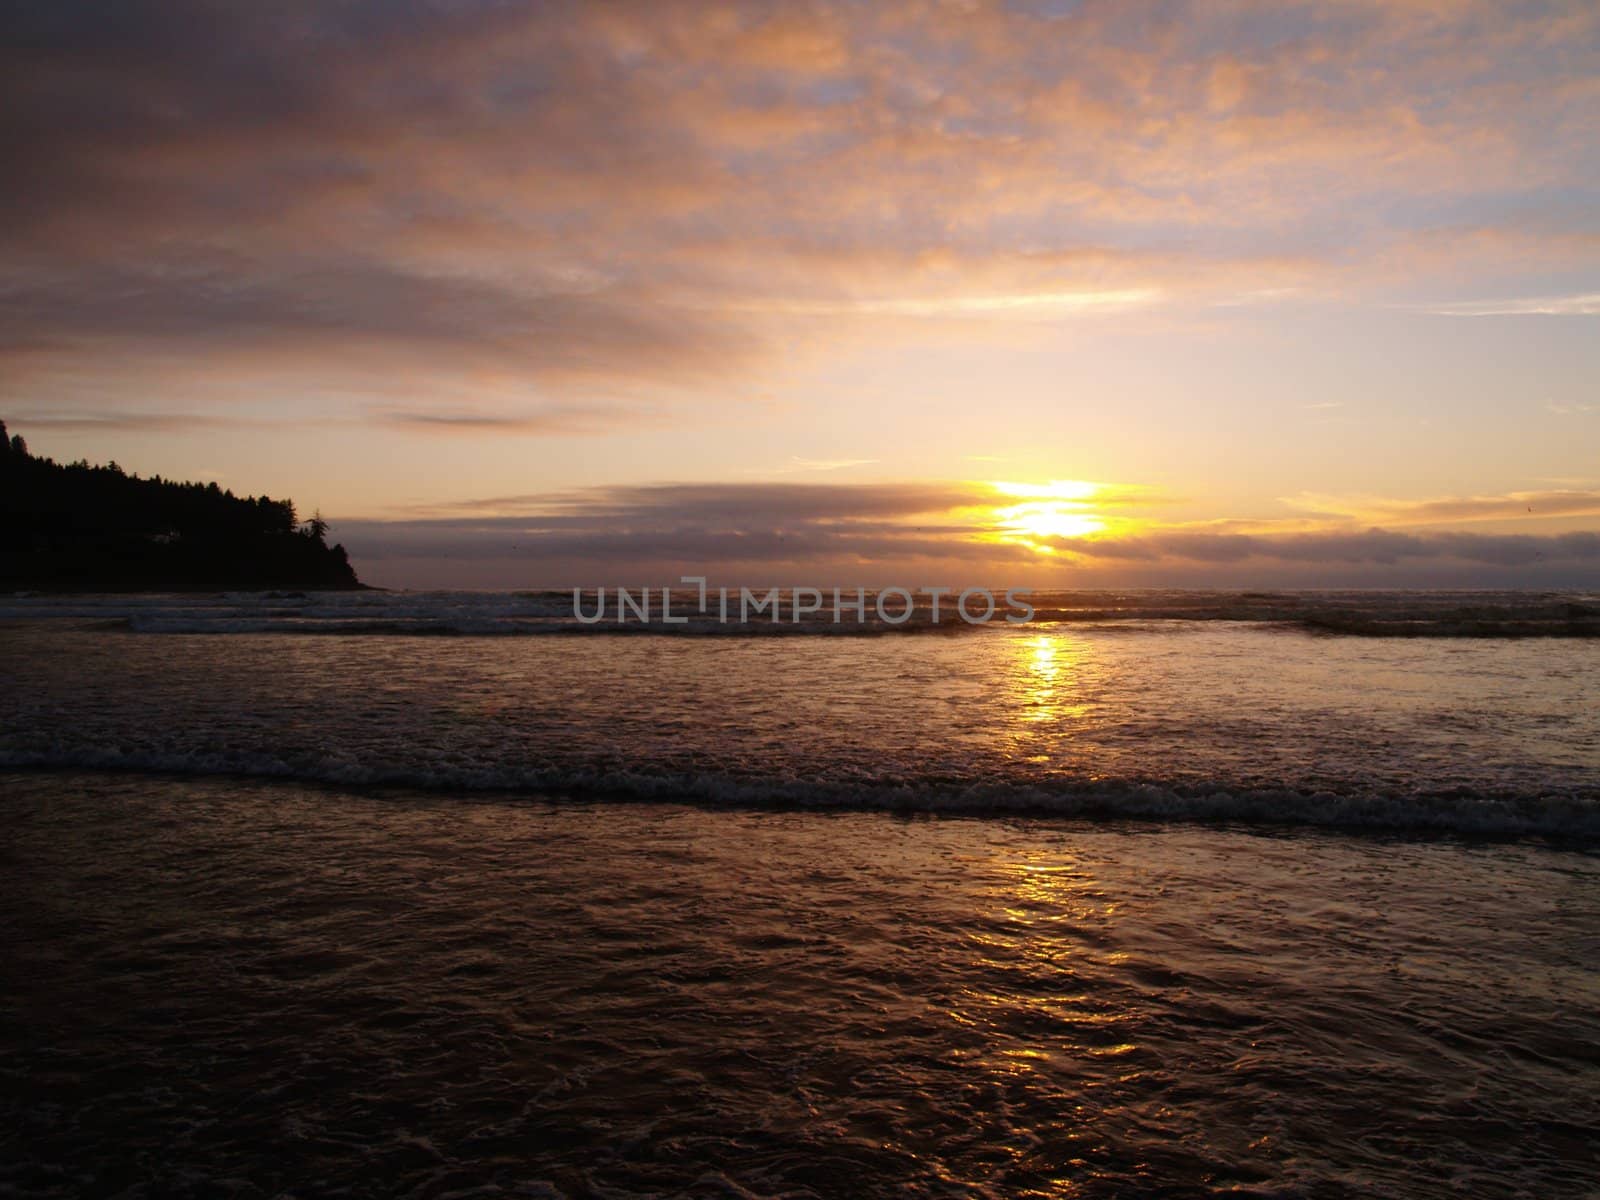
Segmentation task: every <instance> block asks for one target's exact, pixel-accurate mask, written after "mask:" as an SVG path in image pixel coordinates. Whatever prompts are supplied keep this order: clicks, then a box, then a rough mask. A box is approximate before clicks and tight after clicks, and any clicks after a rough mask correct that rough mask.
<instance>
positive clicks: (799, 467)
mask: <svg viewBox="0 0 1600 1200" xmlns="http://www.w3.org/2000/svg"><path fill="white" fill-rule="evenodd" d="M877 461H878V460H877V459H875V458H801V457H800V456H799V455H797V454H795V455H790V456H789V463H788V465H787V466H784V467H780V468H778V472H777V473H778V474H780V475H786V474H789V473H790V472H793V471H848V470H850V469H852V468H854V467H870V466H872V465H873V464H874V463H876V462H877Z"/></svg>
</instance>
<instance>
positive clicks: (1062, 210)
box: [0, 0, 1600, 433]
mask: <svg viewBox="0 0 1600 1200" xmlns="http://www.w3.org/2000/svg"><path fill="white" fill-rule="evenodd" d="M1047 7H1048V6H1047ZM1597 45H1600V12H1597V10H1595V9H1594V7H1593V6H1592V5H1572V4H1561V3H1554V2H1549V3H1542V2H1534V3H1529V4H1526V5H1518V6H1514V7H1511V8H1507V7H1506V6H1504V5H1499V4H1494V3H1490V2H1489V0H1463V2H1462V3H1457V4H1448V5H1445V4H1425V3H1403V2H1390V3H1383V2H1379V0H1336V2H1333V3H1328V4H1319V5H1304V4H1297V5H1289V6H1279V5H1259V6H1257V5H1244V6H1227V7H1224V8H1218V7H1216V6H1210V5H1201V4H1198V3H1185V2H1179V3H1175V4H1171V5H1163V6H1158V7H1157V8H1154V9H1150V8H1142V7H1136V6H1125V5H1117V4H1112V3H1100V2H1095V3H1084V4H1080V5H1076V6H1072V7H1071V8H1070V10H1060V11H1045V9H1044V8H1041V7H1040V6H1034V5H1024V4H1009V5H1008V4H990V3H974V4H963V5H950V4H939V3H932V2H930V0H900V2H896V3H888V4H875V5H850V4H834V3H826V2H824V3H818V4H814V5H812V4H808V5H804V6H800V5H792V4H779V3H774V2H767V0H753V2H751V3H744V4H730V3H716V2H712V3H685V2H678V0H664V2H661V3H652V4H644V3H618V4H607V5H581V4H577V3H571V2H567V0H555V2H552V3H548V4H539V5H531V6H521V5H503V4H499V3H493V2H490V0H464V2H463V3H455V4H448V5H445V4H432V5H420V4H394V3H388V2H386V0H356V2H354V3H349V4H340V5H328V4H324V3H320V2H314V0H279V2H278V3H273V4H266V5H253V6H248V7H247V8H240V7H239V6H217V5H213V4H209V3H204V2H202V0H160V2H158V0H121V2H119V3H118V4H116V5H113V6H107V5H103V4H91V3H89V2H88V0H56V2H55V3H51V4H48V5H40V4H35V5H8V6H5V8H4V10H3V13H0V167H3V169H4V172H5V177H6V179H7V184H8V186H7V187H6V188H5V189H3V190H0V261H3V262H4V263H5V266H4V268H0V373H4V375H5V376H6V377H7V379H8V380H9V381H10V382H11V383H13V384H16V385H18V386H22V385H26V386H27V387H28V388H29V389H30V394H31V395H36V396H38V397H40V400H41V402H54V401H56V400H60V399H62V398H70V397H73V396H75V395H76V390H77V389H81V388H84V387H95V388H99V389H101V390H102V391H105V392H108V393H110V392H115V391H117V390H118V389H119V388H121V387H123V386H125V385H124V384H123V382H122V381H124V380H126V379H127V378H128V377H129V375H130V373H137V372H138V371H143V372H148V373H149V374H150V375H151V376H152V378H153V380H154V381H155V382H156V383H157V384H162V383H165V384H166V385H167V386H169V387H170V389H172V390H182V389H184V388H189V387H200V386H202V385H207V386H210V387H211V388H212V389H213V391H216V392H226V391H227V388H226V384H227V382H229V381H231V380H236V379H239V378H245V377H248V378H250V379H266V380H267V381H268V382H271V383H274V384H276V383H278V382H280V381H282V380H283V379H285V378H290V377H295V376H297V375H304V374H313V375H320V374H323V373H326V374H328V375H329V376H332V377H333V378H334V380H335V383H334V384H333V385H331V386H329V387H328V388H327V389H326V392H327V394H328V396H330V397H332V396H335V395H337V396H340V397H343V398H344V399H343V400H342V401H340V403H344V404H345V405H346V407H347V408H348V409H349V410H350V411H351V412H352V413H356V414H359V413H361V412H363V411H364V410H365V408H367V407H374V400H375V398H376V399H377V400H379V401H381V402H380V403H377V404H376V405H375V409H374V410H375V411H376V412H377V414H378V416H377V419H379V420H387V419H390V418H388V417H386V416H384V415H383V414H384V413H385V412H387V411H388V410H389V409H390V408H391V407H394V406H393V405H391V404H390V403H389V402H388V395H389V393H391V392H393V391H394V390H395V388H396V387H397V386H398V385H397V383H396V380H397V378H401V379H407V380H411V381H413V382H414V385H415V386H416V387H417V388H418V389H419V392H422V393H426V394H430V395H434V396H438V397H441V398H440V399H439V400H438V401H437V402H436V403H435V404H434V405H433V406H431V407H430V406H428V405H423V404H419V405H418V406H417V407H418V408H419V410H420V411H427V412H437V413H440V414H441V415H442V414H443V410H444V409H445V408H448V407H453V406H456V405H459V406H460V407H461V408H462V409H463V410H464V411H465V412H466V413H468V414H469V416H470V414H471V413H472V412H474V411H476V410H477V409H478V408H481V407H482V405H483V401H484V395H485V392H486V391H492V390H493V388H492V386H491V385H485V384H483V383H482V382H481V381H482V380H484V379H486V378H487V379H495V378H503V377H507V376H510V377H516V378H520V379H526V380H529V381H531V384H530V386H532V387H535V388H537V389H538V391H539V396H538V399H539V401H540V402H541V403H543V404H551V403H588V402H590V401H591V400H595V399H596V398H598V402H599V403H602V404H605V403H611V402H614V401H615V399H616V398H617V396H618V395H620V394H622V393H629V394H637V393H639V392H641V391H648V392H651V393H652V394H655V393H673V394H674V395H675V397H676V399H677V400H679V401H682V402H683V403H684V404H685V405H686V406H687V405H688V404H689V400H688V399H687V396H686V394H685V393H688V392H689V391H690V389H693V394H694V395H695V397H696V400H695V403H696V406H697V407H696V410H697V411H706V410H707V409H708V408H709V405H708V404H707V402H706V400H705V397H706V396H711V397H713V398H715V397H716V396H718V395H730V396H731V395H734V394H737V392H738V387H737V386H736V384H740V385H742V384H746V383H748V382H749V380H750V379H751V378H753V377H756V376H761V377H763V378H769V377H770V376H771V375H772V374H773V373H774V372H775V371H777V370H780V369H785V368H786V367H787V366H788V365H789V364H791V363H793V362H795V361H798V360H803V358H804V356H805V355H808V354H818V353H822V352H824V351H826V350H827V349H829V348H830V347H833V346H836V345H837V344H838V342H839V341H840V340H841V339H845V338H848V337H849V336H851V331H852V330H854V329H855V328H857V327H858V326H859V325H860V324H861V323H862V322H863V321H871V322H872V323H873V327H874V329H875V331H877V332H878V334H879V335H880V336H896V335H897V333H898V331H901V330H902V327H908V328H912V327H919V326H921V325H922V324H924V323H927V322H958V323H960V324H962V325H963V326H964V327H966V328H968V329H974V330H976V329H981V328H985V327H989V326H993V325H996V324H1000V325H1005V324H1016V325H1018V326H1027V325H1037V324H1040V323H1046V324H1056V323H1061V322H1071V321H1076V320H1081V319H1087V318H1090V317H1093V318H1094V319H1095V320H1096V321H1097V322H1101V321H1107V320H1113V321H1114V320H1122V319H1131V315H1132V314H1134V313H1136V312H1140V311H1143V310H1146V309H1149V308H1151V307H1155V306H1181V305H1183V304H1185V303H1187V302H1190V301H1193V302H1195V303H1196V304H1198V305H1204V306H1207V307H1208V308H1209V307H1211V306H1214V305H1217V304H1232V303H1240V302H1246V303H1249V304H1252V305H1256V304H1277V303H1284V302H1299V299H1297V298H1305V297H1313V298H1314V297H1324V298H1326V297H1330V296H1331V297H1341V298H1343V297H1350V296H1362V295H1368V296H1370V295H1372V294H1374V293H1377V294H1383V293H1384V292H1385V291H1386V289H1391V288H1393V287H1396V286H1399V285H1400V284H1401V283H1403V284H1404V286H1407V287H1422V286H1428V281H1430V280H1438V281H1440V282H1441V283H1442V284H1448V285H1450V287H1451V289H1452V293H1453V292H1461V291H1464V292H1465V293H1466V294H1467V295H1469V296H1481V295H1483V294H1486V287H1487V285H1488V284H1489V283H1493V284H1494V285H1495V286H1496V287H1497V288H1499V287H1505V288H1515V289H1518V290H1515V291H1512V292H1511V293H1510V294H1514V295H1519V296H1544V295H1545V294H1546V293H1545V291H1544V290H1537V289H1536V288H1535V285H1534V284H1532V283H1524V282H1519V279H1521V278H1522V276H1523V275H1527V274H1530V273H1532V274H1536V273H1537V271H1538V270H1542V269H1549V270H1559V271H1562V272H1567V273H1568V274H1569V275H1571V274H1575V273H1582V272H1585V271H1592V270H1593V269H1594V268H1595V267H1597V266H1600V237H1597V229H1596V225H1595V219H1594V213H1595V212H1596V211H1597V205H1596V203H1595V200H1596V173H1597V167H1600V164H1597V159H1596V147H1595V143H1594V138H1593V129H1592V113H1593V112H1594V109H1595V106H1596V104H1597V103H1600V82H1597V80H1596V76H1595V73H1594V72H1593V70H1592V69H1591V68H1590V63H1591V62H1592V59H1593V55H1594V52H1595V49H1596V46H1597ZM1519 272H1521V273H1522V274H1521V275H1519ZM1385 298H1386V299H1392V297H1385ZM1595 303H1596V300H1595V297H1594V296H1593V295H1591V294H1587V293H1582V294H1573V295H1564V296H1563V295H1557V296H1555V297H1554V298H1546V299H1534V300H1526V299H1523V300H1512V301H1502V302H1490V303H1485V302H1482V301H1480V300H1476V299H1465V300H1454V299H1450V298H1449V295H1448V294H1446V295H1445V298H1444V299H1442V300H1441V301H1440V302H1439V303H1438V304H1435V305H1432V306H1429V307H1430V310H1431V311H1439V312H1451V313H1456V314H1460V315H1487V314H1489V313H1491V312H1496V313H1498V312H1519V313H1520V312H1529V313H1533V312H1537V313H1566V312H1575V313H1592V312H1593V311H1595V308H1594V305H1595ZM135 368H137V371H136V370H135ZM86 380H87V381H88V382H85V381H86ZM152 394H163V393H161V392H155V393H152ZM329 402H330V403H332V402H333V401H331V400H330V401H329ZM169 407H170V405H169ZM441 427H448V428H451V429H454V430H456V431H458V432H460V431H463V430H471V429H474V428H476V429H480V430H482V431H483V432H485V433H489V432H493V431H494V430H496V429H498V428H503V426H497V425H495V424H493V423H492V422H478V423H476V424H475V423H474V422H473V421H471V420H470V419H469V420H464V421H461V422H455V423H450V422H444V423H441Z"/></svg>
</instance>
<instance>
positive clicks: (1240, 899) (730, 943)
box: [0, 773, 1600, 1197]
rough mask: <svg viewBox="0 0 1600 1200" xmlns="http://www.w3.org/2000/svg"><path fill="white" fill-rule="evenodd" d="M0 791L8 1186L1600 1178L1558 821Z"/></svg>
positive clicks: (903, 1187) (653, 1186)
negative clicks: (1501, 827) (1298, 824)
mask: <svg viewBox="0 0 1600 1200" xmlns="http://www.w3.org/2000/svg"><path fill="white" fill-rule="evenodd" d="M0 786H3V788H4V795H5V797H6V821H7V824H8V826H9V827H10V836H9V837H8V839H7V848H6V850H5V852H4V853H5V870H6V875H7V878H8V880H9V883H8V886H7V888H6V889H5V900H4V901H3V907H0V916H3V925H0V929H3V931H4V932H3V935H0V939H3V950H4V955H5V958H6V960H7V961H8V963H9V964H10V965H9V968H8V972H7V975H8V979H9V983H8V985H7V1003H6V1006H5V1022H4V1030H5V1033H4V1050H5V1055H4V1063H5V1067H4V1070H5V1072H6V1074H7V1077H8V1079H9V1081H10V1086H9V1087H8V1089H7V1092H8V1095H9V1097H10V1099H9V1102H8V1107H9V1108H10V1112H9V1114H8V1119H7V1122H6V1129H7V1134H6V1137H7V1140H8V1142H9V1145H8V1148H7V1151H6V1153H5V1155H4V1158H5V1161H6V1163H7V1164H8V1165H7V1166H6V1167H5V1168H4V1177H3V1182H4V1184H5V1186H6V1187H7V1189H8V1190H10V1191H13V1192H14V1193H15V1194H25V1195H40V1196H91V1195H93V1196H99V1195H106V1196H110V1195H163V1196H194V1197H201V1196H208V1197H209V1196H219V1195H229V1196H240V1197H246V1196H276V1195H295V1196H313V1195H336V1194H337V1195H350V1196H430V1197H432V1196H438V1197H443V1196H468V1195H470V1196H543V1197H558V1196H612V1197H616V1196H656V1195H682V1196H708V1197H709V1196H842V1195H851V1196H884V1197H887V1196H897V1195H908V1194H909V1195H929V1196H983V1197H1004V1196H1026V1195H1036V1196H1095V1197H1099V1196H1104V1197H1112V1196H1116V1197H1126V1196H1158V1195H1159V1196H1174V1195H1185V1196H1187V1195H1256V1196H1268V1195H1270V1196H1317V1197H1343V1196H1399V1195H1404V1196H1408V1197H1428V1196H1438V1197H1445V1196H1456V1195H1461V1194H1471V1195H1474V1196H1517V1195H1541V1196H1576V1195H1583V1194H1586V1193H1588V1192H1590V1191H1592V1190H1593V1188H1594V1186H1595V1184H1596V1180H1597V1178H1600V1163H1597V1161H1596V1155H1595V1150H1594V1144H1593V1138H1592V1136H1591V1134H1592V1130H1593V1129H1594V1127H1595V1125H1596V1123H1597V1122H1600V1071H1597V1070H1596V1069H1595V1068H1596V1066H1597V1062H1596V1046H1597V1045H1600V983H1597V976H1596V973H1595V969H1594V961H1595V959H1594V954H1595V949H1596V941H1595V931H1596V929H1597V928H1600V864H1597V862H1596V860H1595V858H1594V857H1593V855H1592V854H1589V853H1585V852H1580V851H1576V850H1572V849H1560V848H1553V847H1551V846H1548V845H1528V844H1520V843H1504V842H1470V841H1466V842H1464V841H1461V840H1459V839H1455V840H1452V839H1439V838H1418V837H1415V836H1394V835H1382V836H1380V835H1371V834H1368V835H1360V836H1351V835H1349V834H1343V833H1331V832H1326V831H1307V830H1297V831H1287V832H1286V831H1282V830H1276V831H1262V830H1251V829H1245V828H1240V827H1227V826H1222V827H1217V826H1196V825H1171V824H1165V825H1164V824H1157V823H1148V822H1146V823H1128V822H1110V823H1107V822H1088V821H1065V820H1059V819H1038V818H1017V817H993V816H989V817H968V816H949V815H941V816H927V815H897V814H886V813H871V812H832V813H815V812H804V811H796V810H789V811H751V810H739V809H728V808H717V807H706V806H695V805H683V804H679V803H663V802H655V803H638V802H633V803H625V802H624V803H619V802H615V801H594V800H589V801H576V800H570V799H567V800H563V799H558V798H550V797H538V796H522V797H518V798H509V797H492V798H482V797H480V798H477V799H462V798H459V797H450V796H440V795H427V794H421V793H417V792H411V791H404V790H394V789H390V790H384V791H379V792H360V793H352V792H350V791H347V790H341V789H338V788H333V787H328V786H308V785H305V784H301V783H294V782H290V783H275V782H262V781H240V780H225V779H197V778H189V779H185V778H176V777H160V776H145V775H139V774H131V773H118V774H112V773H89V774H83V773H48V774H40V773H24V774H16V773H11V774H6V775H4V776H3V777H0ZM23 1081H27V1082H26V1086H24V1085H23Z"/></svg>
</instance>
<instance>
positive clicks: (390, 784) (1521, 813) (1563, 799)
mask: <svg viewBox="0 0 1600 1200" xmlns="http://www.w3.org/2000/svg"><path fill="white" fill-rule="evenodd" d="M0 769H6V770H19V769H26V770H56V771H61V770H100V771H128V772H134V773H139V774H150V775H177V776H232V777H243V778H260V779H278V780H283V779H287V780H293V781H297V782H301V783H306V784H316V785H331V786H336V787H344V788H359V789H366V788H372V789H386V788H401V789H407V790H412V791H419V792H426V793H447V794H457V795H459V794H463V793H466V794H517V793H535V794H538V795H540V796H549V795H552V794H553V795H559V796H563V797H577V798H598V799H627V800H673V801H687V802H699V803H714V804H727V805H735V806H744V807H785V808H806V809H853V810H884V811H893V812H902V813H930V814H932V813H949V814H969V815H975V816H982V815H1026V816H1042V817H1060V818H1073V819H1085V820H1139V821H1160V822H1173V821H1179V822H1215V823H1237V824H1243V825H1254V826H1285V827H1311V828H1325V829H1336V830H1369V831H1380V832H1381V831H1390V832H1409V833H1433V834H1453V835H1466V836H1474V837H1493V838H1547V839H1555V840H1560V841H1570V842H1580V843H1600V794H1596V793H1593V792H1580V791H1559V790H1558V791H1543V792H1538V793H1522V794H1517V793H1511V792H1494V793H1490V792H1480V791H1475V790H1472V789H1468V788H1452V789H1449V790H1445V791H1438V792H1425V791H1415V792H1409V793H1395V792H1391V793H1381V792H1373V791H1365V792H1355V791H1352V792H1334V791H1326V790H1323V791H1306V790H1298V789H1295V788H1292V787H1272V786H1264V787H1239V786H1237V785H1230V784H1223V783H1215V784H1208V783H1204V782H1200V783H1187V782H1186V783H1183V784H1174V783H1161V782H1156V781H1147V780H1134V779H1128V780H1108V779H1098V780H1093V781H1087V780H1085V781H1079V780H1061V781H1056V782H1028V783H1011V782H1003V781H997V782H989V783H962V784H956V785H952V784H950V783H948V782H940V781H938V780H928V781H917V780H914V779H909V780H908V779H905V778H896V779H892V780H890V779H885V780H870V779H869V780H857V781H851V782H850V783H834V782H818V781H811V780H804V779H794V778H773V779H749V778H738V777H732V776H725V775H717V774H681V773H651V772H646V771H638V770H624V769H607V770H602V769H574V768H570V767H539V766H516V767H488V766H456V765H430V766H427V767H421V766H405V767H399V766H393V765H388V764H374V763H364V762H360V761H358V760H355V759H352V758H348V757H329V758H324V759H307V758H297V759H295V760H294V761H290V760H288V759H283V758H277V757H274V756H271V755H264V754H257V753H239V752H176V753H174V752H136V753H128V752H124V751H120V750H118V749H116V748H94V749H90V748H74V749H72V750H71V751H66V752H50V751H0Z"/></svg>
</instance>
